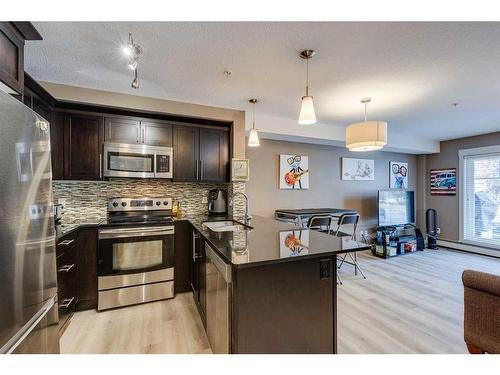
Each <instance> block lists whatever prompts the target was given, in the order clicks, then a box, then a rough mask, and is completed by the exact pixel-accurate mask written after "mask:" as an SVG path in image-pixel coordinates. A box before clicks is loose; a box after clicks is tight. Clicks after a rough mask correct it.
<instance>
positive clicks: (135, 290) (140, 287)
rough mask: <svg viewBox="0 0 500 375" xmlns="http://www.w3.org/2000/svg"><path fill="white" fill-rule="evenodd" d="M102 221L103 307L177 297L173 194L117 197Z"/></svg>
mask: <svg viewBox="0 0 500 375" xmlns="http://www.w3.org/2000/svg"><path fill="white" fill-rule="evenodd" d="M107 210H108V220H107V222H105V223H103V224H102V225H100V227H99V235H98V238H99V248H98V252H97V258H98V260H97V273H98V307H97V309H98V310H99V311H101V310H106V309H111V308H115V307H122V306H128V305H134V304H138V303H143V302H151V301H156V300H161V299H167V298H172V297H174V223H173V220H172V199H171V198H147V197H143V198H112V199H110V200H109V201H108V207H107Z"/></svg>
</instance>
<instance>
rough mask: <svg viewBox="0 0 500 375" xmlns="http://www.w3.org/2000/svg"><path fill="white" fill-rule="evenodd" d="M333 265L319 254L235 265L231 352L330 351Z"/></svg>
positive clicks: (333, 311) (333, 350)
mask: <svg viewBox="0 0 500 375" xmlns="http://www.w3.org/2000/svg"><path fill="white" fill-rule="evenodd" d="M321 261H323V262H325V261H326V262H328V266H329V267H330V272H329V273H330V275H329V277H327V278H325V277H324V276H323V277H320V274H321V271H320V270H321V268H320V267H321V265H320V264H321V263H320V262H321ZM334 264H335V262H334V259H333V258H332V259H330V258H326V259H324V258H321V259H304V260H300V261H293V262H286V263H277V264H270V265H264V266H257V267H251V268H239V269H237V271H236V273H235V280H234V283H233V300H232V312H233V316H232V330H231V331H232V340H231V341H232V353H336V351H337V349H336V339H335V337H336V332H335V329H336V327H335V325H336V324H335V314H336V306H335V299H336V273H335V271H336V267H332V265H334ZM323 265H324V263H323Z"/></svg>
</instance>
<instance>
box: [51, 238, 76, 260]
mask: <svg viewBox="0 0 500 375" xmlns="http://www.w3.org/2000/svg"><path fill="white" fill-rule="evenodd" d="M76 244H77V241H76V235H75V236H74V237H73V236H68V237H63V239H61V240H59V241H58V242H57V245H56V256H57V258H59V257H60V256H61V255H63V254H64V253H66V252H73V253H75V252H76V251H75V247H76ZM58 261H59V260H58Z"/></svg>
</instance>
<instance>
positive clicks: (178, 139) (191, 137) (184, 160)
mask: <svg viewBox="0 0 500 375" xmlns="http://www.w3.org/2000/svg"><path fill="white" fill-rule="evenodd" d="M199 137H200V132H199V129H198V128H197V127H195V126H188V125H174V130H173V138H174V139H173V146H174V163H173V164H174V166H173V168H174V181H187V182H189V181H193V182H194V181H198V176H199V155H200V152H199Z"/></svg>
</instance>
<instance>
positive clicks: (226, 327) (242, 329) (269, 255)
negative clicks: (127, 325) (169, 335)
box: [192, 217, 370, 353]
mask: <svg viewBox="0 0 500 375" xmlns="http://www.w3.org/2000/svg"><path fill="white" fill-rule="evenodd" d="M192 224H193V226H194V241H195V243H194V245H193V260H194V262H195V263H194V269H193V291H194V293H195V300H196V302H197V305H198V309H199V311H200V314H201V315H202V320H203V321H204V323H205V326H206V330H207V335H208V337H209V341H210V343H211V346H212V350H213V351H214V352H221V353H224V352H229V353H336V352H337V344H336V341H337V340H336V335H337V332H336V298H337V295H336V288H337V284H336V272H337V268H336V266H335V265H336V256H337V255H338V254H341V253H345V252H350V251H362V250H368V249H369V248H370V247H369V245H366V244H362V243H358V242H355V241H352V240H350V239H345V238H344V239H342V238H338V237H334V236H331V235H328V234H324V233H319V232H316V231H310V230H308V229H303V228H297V227H295V226H293V225H292V224H287V223H282V222H278V221H276V220H272V219H265V218H261V217H255V218H254V219H253V220H252V221H251V223H250V224H249V225H250V227H244V226H243V225H241V224H242V223H240V224H238V223H234V224H235V226H234V227H233V228H232V230H224V229H223V228H213V229H210V228H209V227H208V226H207V225H205V224H203V223H201V222H192Z"/></svg>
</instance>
